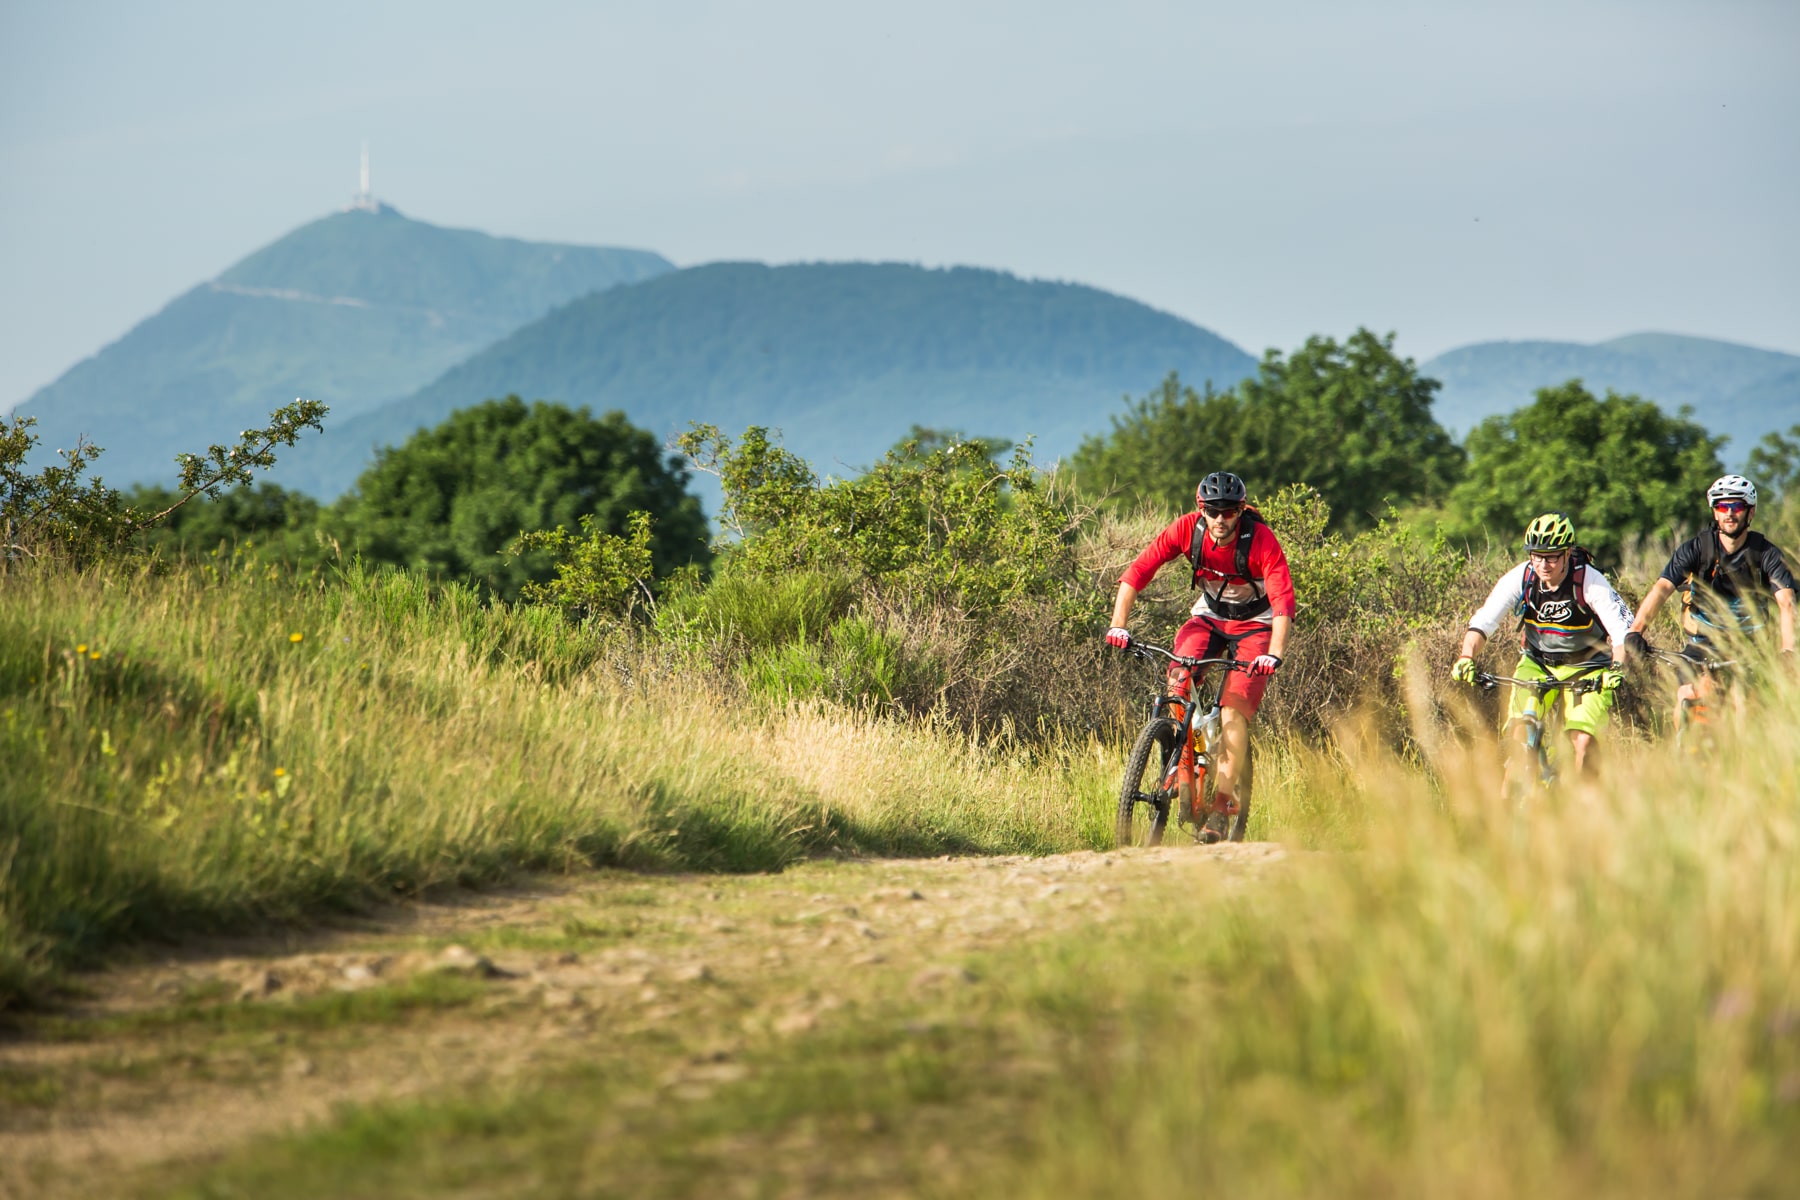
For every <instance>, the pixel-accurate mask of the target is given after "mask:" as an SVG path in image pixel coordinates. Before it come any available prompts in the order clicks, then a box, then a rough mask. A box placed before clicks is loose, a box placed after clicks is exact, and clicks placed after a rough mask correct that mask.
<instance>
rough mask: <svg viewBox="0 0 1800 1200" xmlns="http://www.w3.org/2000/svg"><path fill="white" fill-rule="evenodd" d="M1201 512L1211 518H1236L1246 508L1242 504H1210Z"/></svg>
mask: <svg viewBox="0 0 1800 1200" xmlns="http://www.w3.org/2000/svg"><path fill="white" fill-rule="evenodd" d="M1200 511H1201V512H1204V513H1205V514H1206V515H1207V516H1209V517H1235V516H1237V515H1238V514H1239V513H1241V512H1243V511H1244V506H1243V505H1241V504H1208V505H1204V506H1203V507H1202V508H1201V510H1200Z"/></svg>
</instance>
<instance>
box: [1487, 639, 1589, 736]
mask: <svg viewBox="0 0 1800 1200" xmlns="http://www.w3.org/2000/svg"><path fill="white" fill-rule="evenodd" d="M1588 665H1589V664H1587V663H1557V664H1555V665H1554V666H1552V667H1551V668H1550V670H1551V671H1553V672H1555V678H1557V679H1567V678H1568V677H1569V676H1571V675H1574V674H1576V673H1577V672H1579V671H1580V670H1581V669H1582V668H1584V667H1586V666H1588ZM1513 675H1514V676H1516V677H1517V678H1519V679H1548V678H1550V676H1549V675H1546V674H1545V673H1544V668H1542V667H1540V666H1538V665H1537V664H1536V663H1535V662H1532V661H1531V660H1530V659H1529V658H1521V659H1520V660H1519V665H1518V666H1516V667H1514V668H1513ZM1589 675H1590V676H1591V677H1597V676H1598V675H1599V672H1598V671H1590V672H1589ZM1559 701H1560V702H1561V704H1562V706H1563V728H1565V729H1567V730H1568V731H1569V732H1570V733H1586V734H1590V735H1592V736H1593V737H1599V736H1600V731H1601V730H1603V729H1605V728H1606V723H1607V721H1609V720H1611V719H1612V706H1613V698H1612V695H1611V694H1610V693H1608V692H1588V693H1586V694H1585V695H1581V696H1577V695H1576V694H1575V693H1574V692H1573V691H1572V690H1569V689H1564V690H1563V691H1560V692H1555V693H1553V694H1551V695H1550V696H1549V697H1547V698H1546V699H1545V701H1544V703H1545V704H1546V705H1551V704H1556V703H1558V702H1559ZM1537 712H1538V698H1537V697H1536V696H1534V695H1532V694H1531V693H1530V692H1528V691H1526V690H1525V689H1524V688H1521V687H1515V688H1513V689H1512V700H1511V701H1510V702H1509V703H1508V704H1507V706H1506V723H1507V725H1509V726H1510V725H1511V724H1512V723H1513V722H1514V721H1516V720H1518V719H1519V718H1520V717H1522V716H1524V715H1525V714H1526V713H1533V714H1535V713H1537Z"/></svg>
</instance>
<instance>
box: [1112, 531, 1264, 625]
mask: <svg viewBox="0 0 1800 1200" xmlns="http://www.w3.org/2000/svg"><path fill="white" fill-rule="evenodd" d="M1199 520H1200V514H1199V513H1198V512H1191V513H1187V514H1185V515H1183V516H1180V517H1177V518H1175V520H1174V521H1173V522H1172V523H1171V524H1170V525H1169V527H1168V528H1167V529H1165V530H1163V531H1162V532H1161V533H1159V534H1157V535H1156V540H1155V541H1153V542H1151V543H1150V545H1149V546H1147V547H1145V549H1144V552H1143V553H1142V554H1140V555H1138V556H1137V558H1136V559H1135V560H1134V561H1133V562H1132V564H1131V565H1130V566H1128V567H1126V568H1125V573H1124V574H1123V575H1121V576H1120V577H1119V582H1121V583H1129V584H1130V585H1131V586H1132V587H1133V588H1134V589H1136V590H1137V591H1140V592H1141V591H1143V590H1144V588H1145V586H1146V585H1148V584H1149V582H1150V581H1151V580H1152V579H1154V578H1156V573H1157V572H1158V571H1159V570H1161V569H1162V566H1163V564H1164V563H1166V562H1168V561H1170V560H1171V559H1176V558H1186V556H1187V552H1188V547H1189V546H1191V545H1192V544H1193V541H1194V526H1195V524H1196V523H1197V522H1198V521H1199ZM1249 568H1250V578H1249V579H1241V578H1239V577H1238V574H1237V532H1236V531H1235V530H1233V531H1232V535H1231V537H1229V538H1227V539H1226V540H1225V542H1224V544H1222V545H1220V544H1217V543H1215V542H1214V541H1213V540H1212V535H1211V534H1207V533H1204V532H1203V533H1202V534H1201V545H1200V567H1199V569H1198V570H1197V571H1195V572H1194V575H1195V576H1196V577H1197V579H1198V581H1199V582H1200V583H1202V584H1204V585H1205V586H1204V587H1201V588H1199V589H1198V591H1199V598H1198V599H1196V600H1195V601H1194V615H1195V616H1197V617H1202V616H1212V615H1216V614H1214V613H1213V612H1212V610H1211V609H1210V608H1209V607H1208V605H1207V596H1208V593H1211V594H1213V595H1216V596H1218V597H1219V598H1220V599H1221V600H1224V601H1226V602H1229V603H1239V602H1242V601H1245V600H1253V599H1255V598H1256V597H1257V596H1259V595H1263V594H1266V595H1267V596H1268V597H1269V611H1268V612H1265V613H1264V614H1263V615H1262V616H1260V617H1252V618H1250V619H1251V620H1253V621H1261V622H1263V623H1265V624H1266V623H1269V622H1270V621H1271V620H1272V619H1273V618H1275V617H1291V616H1293V615H1294V578H1293V576H1292V575H1291V574H1289V573H1288V562H1287V554H1286V553H1285V552H1284V551H1283V550H1282V548H1281V542H1280V540H1279V539H1277V538H1276V536H1275V531H1274V530H1272V529H1270V528H1269V527H1268V526H1267V525H1266V524H1264V523H1263V522H1261V521H1258V522H1257V523H1256V528H1255V529H1253V530H1252V531H1251V534H1250V562H1249Z"/></svg>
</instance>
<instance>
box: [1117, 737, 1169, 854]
mask: <svg viewBox="0 0 1800 1200" xmlns="http://www.w3.org/2000/svg"><path fill="white" fill-rule="evenodd" d="M1180 753H1181V726H1180V725H1178V724H1177V723H1176V722H1174V721H1167V720H1163V719H1161V718H1158V719H1156V720H1153V721H1151V722H1150V723H1149V724H1148V725H1146V726H1144V731H1143V732H1142V733H1140V734H1138V739H1137V742H1136V743H1135V744H1134V745H1133V746H1132V747H1131V756H1130V757H1129V758H1127V759H1126V760H1125V778H1124V779H1123V780H1121V781H1120V783H1119V816H1118V821H1117V824H1116V825H1115V827H1114V831H1113V832H1114V837H1115V839H1116V840H1117V842H1118V844H1119V846H1120V847H1121V848H1123V847H1126V846H1159V845H1161V844H1162V839H1163V830H1164V829H1166V828H1168V824H1169V803H1170V799H1171V796H1172V795H1173V793H1174V791H1175V781H1174V779H1173V778H1172V775H1173V767H1174V764H1175V760H1176V758H1177V756H1179V755H1180ZM1165 782H1166V786H1165ZM1146 785H1147V786H1146Z"/></svg>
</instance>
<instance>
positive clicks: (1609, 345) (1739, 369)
mask: <svg viewBox="0 0 1800 1200" xmlns="http://www.w3.org/2000/svg"><path fill="white" fill-rule="evenodd" d="M1421 369H1422V370H1423V371H1424V373H1425V374H1427V375H1430V376H1432V377H1434V378H1436V379H1439V380H1441V381H1442V382H1443V385H1444V388H1443V391H1442V392H1440V393H1439V394H1438V401H1437V405H1436V410H1437V418H1438V420H1439V421H1441V422H1442V423H1443V424H1444V425H1445V427H1447V428H1448V429H1450V430H1451V431H1452V432H1454V433H1455V434H1456V435H1457V436H1459V437H1461V436H1463V435H1466V434H1467V433H1468V432H1469V430H1470V429H1471V428H1473V427H1474V426H1475V425H1476V424H1477V423H1478V422H1479V421H1480V420H1481V419H1482V418H1483V417H1486V416H1489V415H1491V414H1493V413H1503V412H1510V411H1512V410H1513V409H1515V408H1518V407H1519V406H1520V405H1523V404H1526V403H1529V402H1530V400H1531V398H1532V395H1533V393H1534V392H1536V391H1537V389H1538V388H1541V387H1551V386H1554V385H1556V384H1559V383H1562V382H1564V381H1566V380H1569V379H1574V378H1580V379H1581V380H1582V381H1583V382H1584V383H1585V384H1586V385H1587V387H1588V390H1590V391H1592V392H1594V393H1595V394H1596V395H1604V394H1605V391H1606V389H1607V388H1612V389H1613V390H1614V391H1617V392H1635V393H1637V394H1638V395H1640V396H1642V397H1644V398H1645V399H1647V400H1654V401H1656V402H1657V403H1658V404H1660V405H1661V406H1662V407H1663V408H1665V409H1668V410H1674V409H1676V408H1678V407H1680V406H1681V405H1684V404H1686V405H1691V406H1692V407H1693V409H1694V416H1695V419H1697V420H1698V421H1700V423H1701V424H1703V425H1705V426H1706V427H1707V428H1708V429H1710V430H1712V431H1713V432H1714V433H1720V434H1729V435H1730V437H1731V441H1730V443H1729V444H1728V445H1727V446H1726V448H1725V458H1726V460H1727V461H1728V462H1741V461H1742V460H1743V457H1744V456H1745V455H1746V454H1748V453H1749V452H1750V448H1751V447H1752V446H1754V445H1755V444H1756V442H1757V441H1758V439H1760V438H1761V437H1762V436H1763V434H1765V433H1768V432H1769V431H1770V430H1775V429H1786V428H1788V427H1789V426H1791V425H1793V424H1794V423H1796V422H1800V357H1796V356H1795V355H1792V354H1781V353H1779V352H1777V351H1774V350H1757V349H1753V348H1752V347H1749V346H1739V345H1736V344H1734V343H1731V342H1720V341H1714V340H1712V339H1710V338H1697V337H1683V336H1680V335H1677V334H1672V333H1638V334H1632V335H1631V336H1629V337H1621V338H1614V339H1613V340H1611V341H1609V342H1600V343H1598V344H1596V345H1591V346H1590V345H1583V344H1581V343H1578V342H1481V343H1478V344H1476V345H1473V346H1463V347H1461V348H1459V349H1456V350H1451V351H1449V352H1447V353H1445V354H1440V355H1438V356H1437V357H1436V358H1434V359H1431V360H1430V361H1429V362H1427V363H1425V364H1424V365H1423V366H1422V368H1421Z"/></svg>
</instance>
